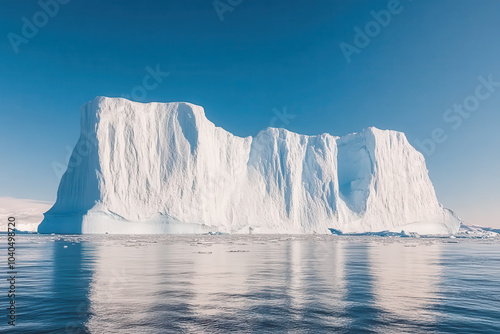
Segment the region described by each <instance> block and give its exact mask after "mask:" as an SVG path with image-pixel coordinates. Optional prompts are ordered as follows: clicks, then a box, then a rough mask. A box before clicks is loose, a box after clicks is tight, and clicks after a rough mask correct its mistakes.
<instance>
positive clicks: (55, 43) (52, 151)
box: [0, 0, 500, 227]
mask: <svg viewBox="0 0 500 334" xmlns="http://www.w3.org/2000/svg"><path fill="white" fill-rule="evenodd" d="M42 1H46V0H42ZM60 1H62V2H67V0H64V1H63V0H60ZM49 2H50V1H49ZM221 2H222V3H226V4H227V3H230V2H232V3H233V4H235V6H230V9H231V10H227V11H225V12H224V13H222V14H221V15H222V17H223V20H221V19H220V16H219V14H218V13H217V11H216V9H215V8H214V5H213V1H212V0H190V1H186V0H168V1H167V0H161V1H96V0H85V1H83V0H72V1H69V2H68V3H67V4H61V5H60V6H59V7H60V8H59V10H58V13H56V14H55V15H54V16H53V17H49V16H48V15H47V16H45V17H44V15H43V14H39V13H38V12H39V11H40V10H42V8H41V7H40V5H39V4H38V2H37V1H18V0H4V1H2V2H1V4H0V6H1V10H0V35H1V39H0V117H1V118H0V143H1V144H0V157H1V162H0V196H13V197H19V198H33V199H40V200H54V199H55V195H56V190H57V185H58V182H59V177H58V175H57V173H55V172H54V170H53V163H54V162H60V163H65V162H66V160H67V159H68V152H67V150H66V147H67V146H70V147H72V146H73V145H75V143H76V141H77V138H78V135H79V108H80V106H81V105H82V104H83V103H84V102H86V101H88V100H91V99H93V98H94V97H96V96H98V95H104V96H124V95H130V94H131V93H132V92H133V91H134V87H137V86H141V85H142V81H143V78H144V77H145V75H147V70H146V67H147V66H151V67H153V68H154V67H156V66H157V65H158V66H159V68H160V70H161V71H164V72H169V73H170V75H169V76H168V77H166V78H165V79H164V80H163V82H162V83H161V84H160V85H159V86H158V87H157V88H156V89H154V90H151V91H147V96H146V97H145V99H144V101H146V102H147V101H164V102H168V101H189V102H192V103H196V104H199V105H202V106H203V107H204V108H205V111H206V114H207V116H208V118H209V119H210V120H212V121H213V122H214V123H215V124H217V125H219V126H221V127H223V128H225V129H227V130H228V131H231V132H232V133H234V134H237V135H240V136H247V135H255V134H256V133H257V132H258V131H259V130H261V129H263V128H265V127H267V126H269V125H275V126H278V127H285V128H288V129H289V130H291V131H295V132H299V133H304V134H318V133H323V132H328V133H331V134H334V135H344V134H347V133H350V132H357V131H359V130H361V129H363V128H366V127H369V126H376V127H378V128H382V129H394V130H399V131H403V132H405V133H406V134H407V136H408V139H409V140H410V142H411V143H412V144H414V145H416V144H417V142H418V141H423V140H425V139H426V138H430V136H431V133H432V131H433V130H434V129H436V128H441V129H442V130H443V132H444V135H446V136H447V140H446V141H445V142H444V143H438V144H437V145H436V149H435V151H434V152H433V153H432V154H430V155H429V154H427V157H426V158H427V165H428V168H429V170H430V176H431V179H432V181H433V183H434V185H435V188H436V191H437V194H438V198H439V199H440V201H441V202H442V203H443V204H444V205H445V206H447V207H450V208H452V209H454V210H455V211H456V212H457V213H458V214H459V215H460V216H461V217H462V218H464V219H465V220H466V222H467V223H471V224H479V225H489V226H496V227H500V205H499V204H500V175H499V171H500V131H499V130H498V128H499V126H500V87H494V89H495V88H496V90H495V91H493V92H491V93H490V94H489V96H488V98H485V99H484V100H481V101H480V103H479V106H474V99H471V98H470V97H471V96H474V94H475V91H476V87H477V86H478V85H479V84H480V81H479V80H478V77H479V76H483V77H484V78H485V79H487V78H488V76H489V75H491V76H492V79H493V81H497V82H500V43H499V41H500V40H499V39H498V35H499V31H500V20H499V19H498V14H499V13H500V2H499V1H497V0H483V1H481V2H473V1H470V0H442V1H433V0H413V1H409V0H401V3H400V5H399V6H398V7H394V4H390V3H389V2H388V1H373V0H360V1H347V0H346V1H340V0H338V1H332V0H324V1H320V0H310V1H289V0H288V1H285V0H274V1H264V0H243V1H241V3H239V4H238V2H240V1H238V0H231V1H227V0H221ZM221 8H222V7H221ZM388 8H392V9H394V8H396V9H395V10H394V12H395V13H393V14H391V21H390V23H389V24H385V26H384V27H381V28H380V31H376V30H372V33H371V34H372V36H373V37H371V38H370V43H369V45H367V46H364V45H363V46H364V47H363V48H361V47H359V48H358V49H357V53H353V54H352V55H351V57H350V60H351V61H350V63H348V62H347V61H346V57H345V56H344V54H343V51H342V50H341V48H340V44H341V43H342V42H344V43H347V44H350V45H352V46H355V42H354V37H355V34H356V32H355V30H354V28H355V27H359V28H360V29H363V30H364V29H365V27H366V24H367V23H369V22H370V21H373V20H374V17H373V16H372V14H371V11H375V12H379V11H381V10H387V9H388ZM396 12H397V13H396ZM37 13H38V14H37ZM33 16H35V20H38V21H36V22H37V23H38V24H39V25H40V28H38V32H37V33H36V34H34V36H32V35H33V32H32V31H28V30H29V29H24V30H25V31H24V32H25V35H24V36H28V38H26V39H25V40H23V42H22V43H21V44H18V45H17V44H16V45H17V47H18V52H17V53H16V52H15V50H14V48H13V46H12V43H11V41H10V40H9V38H10V39H12V36H13V35H12V34H10V35H9V33H13V34H16V35H17V36H20V37H22V38H25V37H23V31H22V30H23V25H25V23H24V22H23V17H26V19H27V21H29V22H33V19H34V18H33ZM45 18H48V19H47V20H45V21H47V22H44V19H45ZM45 23H46V24H45ZM369 27H371V28H372V29H377V26H374V25H373V24H371V25H370V24H369ZM26 33H27V35H26ZM30 33H31V35H30ZM17 41H19V39H17ZM358 42H359V41H358ZM362 42H363V41H362ZM365 42H366V41H365ZM360 45H361V44H359V43H358V46H360ZM490 88H491V87H490ZM135 89H136V90H135V91H137V88H135ZM485 89H486V88H484V87H483V88H482V91H481V93H482V94H483V95H482V96H484V94H485V93H487V92H488V91H487V90H485ZM466 99H468V100H467V101H468V102H469V103H472V104H471V105H472V107H470V108H471V109H473V112H471V115H470V117H468V118H463V117H462V116H460V117H461V118H462V119H463V122H462V123H461V124H460V126H458V128H456V129H453V128H452V126H455V127H456V126H457V125H458V121H457V120H456V116H457V115H458V114H457V113H452V114H447V115H448V116H449V117H451V116H454V117H455V118H454V121H453V122H451V121H450V122H445V121H444V120H443V115H445V112H446V110H447V109H448V108H451V107H452V106H453V104H455V103H463V102H464V100H466ZM285 106H286V110H287V113H288V114H293V115H295V117H294V118H289V119H285V120H286V122H283V121H281V120H280V119H279V118H276V115H275V112H273V109H274V108H276V109H277V110H280V111H282V110H283V107H285ZM439 137H441V135H440V136H439Z"/></svg>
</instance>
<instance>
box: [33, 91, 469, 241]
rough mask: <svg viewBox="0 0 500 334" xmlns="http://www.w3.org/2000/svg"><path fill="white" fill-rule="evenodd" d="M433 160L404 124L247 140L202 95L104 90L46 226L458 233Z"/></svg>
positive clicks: (60, 229)
mask: <svg viewBox="0 0 500 334" xmlns="http://www.w3.org/2000/svg"><path fill="white" fill-rule="evenodd" d="M459 226H460V221H459V219H458V218H457V217H456V216H455V215H454V214H453V213H452V212H451V211H450V210H448V209H445V208H443V206H442V205H441V204H439V202H438V200H437V198H436V194H435V191H434V188H433V186H432V183H431V181H430V179H429V176H428V171H427V168H426V166H425V160H424V157H423V156H422V154H420V153H419V152H418V151H416V150H415V149H414V148H413V147H412V146H411V145H410V144H409V143H408V141H407V139H406V137H405V135H404V134H403V133H401V132H396V131H388V130H379V129H376V128H368V129H366V130H363V131H362V132H360V133H356V134H350V135H347V136H344V137H335V136H332V135H329V134H321V135H317V136H306V135H300V134H296V133H293V132H290V131H287V130H284V129H275V128H268V129H266V130H263V131H261V132H260V133H259V134H257V136H255V137H246V138H241V137H237V136H234V135H232V134H231V133H229V132H227V131H225V130H224V129H222V128H219V127H216V126H215V125H214V124H213V123H212V122H210V121H209V120H208V119H207V118H206V117H205V113H204V110H203V108H202V107H200V106H196V105H193V104H190V103H147V104H143V103H137V102H131V101H128V100H126V99H123V98H106V97H98V98H96V99H94V100H93V101H90V102H88V103H87V104H85V105H84V106H83V107H82V110H81V134H80V139H79V141H78V143H77V144H76V147H75V149H74V151H73V155H72V157H71V159H70V164H69V167H68V170H67V171H66V173H65V174H64V176H63V177H62V179H61V183H60V185H59V190H58V193H57V201H56V203H55V204H54V206H53V207H52V208H51V209H50V210H49V211H48V212H46V213H45V219H44V220H43V222H42V224H41V225H40V227H39V232H42V233H52V232H56V233H201V232H208V231H212V232H226V233H248V232H249V230H252V231H253V232H254V233H315V232H316V233H329V230H328V229H329V228H333V229H336V230H340V231H342V232H344V233H355V232H376V231H385V230H398V229H404V230H405V231H407V232H416V233H419V234H451V233H455V232H457V231H458V229H459Z"/></svg>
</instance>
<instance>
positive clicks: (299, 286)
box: [16, 235, 500, 333]
mask: <svg viewBox="0 0 500 334" xmlns="http://www.w3.org/2000/svg"><path fill="white" fill-rule="evenodd" d="M19 239H20V240H19V248H18V250H19V251H18V253H19V258H18V259H19V260H18V261H19V262H18V263H19V268H18V271H19V296H18V326H16V330H20V331H22V332H23V333H49V332H64V331H65V332H66V333H87V332H90V333H170V332H171V333H182V332H184V333H214V332H228V331H238V332H242V333H249V332H250V333H264V332H270V331H279V332H290V333H302V332H313V333H321V332H325V333H330V332H359V331H361V330H364V331H366V332H376V333H414V332H419V331H424V330H427V331H439V332H457V331H462V332H491V333H498V332H500V325H499V324H498V319H500V290H499V289H498V287H499V286H500V265H499V264H500V240H498V239H495V240H491V241H483V240H457V241H454V242H453V243H449V242H450V241H451V240H450V239H412V238H381V237H336V236H283V235H279V236H278V235H267V236H234V235H222V236H210V235H198V236H168V235H163V236H112V235H106V236H102V235H100V236H97V235H96V236H63V237H59V236H42V235H22V236H20V237H19ZM485 243H486V244H485ZM65 246H66V247H65Z"/></svg>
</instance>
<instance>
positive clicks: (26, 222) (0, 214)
mask: <svg viewBox="0 0 500 334" xmlns="http://www.w3.org/2000/svg"><path fill="white" fill-rule="evenodd" d="M52 204H53V203H51V202H43V201H35V200H31V199H19V198H12V197H0V219H1V221H2V224H0V232H6V231H7V227H8V225H7V219H8V218H9V217H14V218H15V219H16V229H17V230H19V231H26V232H36V231H37V228H38V225H39V224H40V222H41V221H42V220H43V213H44V212H45V211H47V210H49V209H50V207H51V206H52Z"/></svg>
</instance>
